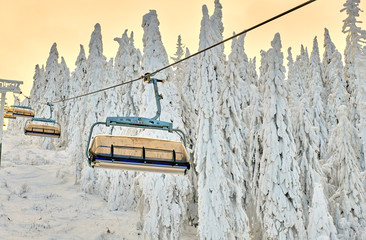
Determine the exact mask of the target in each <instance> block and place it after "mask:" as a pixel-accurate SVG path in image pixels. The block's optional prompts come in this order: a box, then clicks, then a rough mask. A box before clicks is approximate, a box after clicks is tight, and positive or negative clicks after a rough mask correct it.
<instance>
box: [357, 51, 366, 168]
mask: <svg viewBox="0 0 366 240" xmlns="http://www.w3.org/2000/svg"><path fill="white" fill-rule="evenodd" d="M365 49H366V48H365ZM356 76H357V79H358V91H357V98H356V100H357V102H356V103H357V112H358V115H359V118H360V123H359V125H358V129H360V130H359V133H360V137H361V141H362V147H361V148H362V155H361V157H362V158H361V160H360V162H361V168H362V170H364V171H365V165H366V159H365V156H366V51H364V53H363V54H359V55H358V57H357V59H356Z"/></svg>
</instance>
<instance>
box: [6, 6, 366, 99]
mask: <svg viewBox="0 0 366 240" xmlns="http://www.w3.org/2000/svg"><path fill="white" fill-rule="evenodd" d="M302 2H304V1H300V0H291V1H289V0H221V4H222V5H223V23H224V27H225V32H224V37H225V38H226V37H229V36H231V35H232V33H233V31H235V32H240V31H242V30H244V29H247V28H249V27H251V26H252V25H255V24H257V23H259V22H261V21H264V20H266V19H267V18H270V17H272V16H274V15H277V14H279V13H281V12H282V11H285V10H287V9H289V8H292V7H294V6H296V5H298V4H300V3H302ZM345 2H346V0H317V2H315V3H312V4H311V5H309V6H306V7H305V8H303V9H300V10H298V11H296V12H294V13H291V14H290V15H288V16H285V17H283V18H282V19H279V20H276V21H275V22H272V23H270V24H268V25H266V26H264V27H262V28H260V29H257V30H254V31H253V32H250V33H248V34H247V37H246V39H245V49H246V53H247V54H248V56H249V57H253V56H258V55H259V52H260V50H261V49H264V50H267V49H269V48H270V42H271V40H272V39H273V36H274V34H275V33H276V32H279V33H280V34H281V39H282V45H283V52H284V53H285V57H286V56H287V48H288V47H289V46H291V47H292V48H293V53H295V54H297V53H298V52H299V51H298V50H299V49H300V45H301V44H304V45H305V46H307V47H308V49H309V52H311V48H312V42H313V39H314V37H315V36H318V41H319V46H322V45H323V34H324V28H325V27H327V28H328V29H329V31H330V35H331V37H332V40H333V41H334V42H335V44H336V46H337V48H338V50H339V51H341V53H343V50H344V46H345V35H344V34H343V33H342V32H341V30H342V25H343V22H342V21H343V19H345V16H346V15H345V13H344V12H343V13H340V12H339V11H340V10H341V9H342V8H343V3H345ZM203 4H206V5H207V6H208V8H209V12H210V15H211V14H212V12H213V9H214V0H210V1H207V0H184V1H178V0H170V1H167V0H135V1H127V0H103V1H100V0H99V1H97V0H62V1H50V0H16V1H9V0H0V78H2V79H11V80H20V81H23V82H24V85H23V86H22V90H23V92H24V93H26V94H29V92H30V89H31V87H32V84H33V74H34V68H35V65H36V64H40V65H43V64H45V63H46V60H47V57H48V54H49V50H50V48H51V46H52V44H53V43H54V42H56V43H57V46H58V51H59V55H60V57H61V56H63V57H64V58H65V60H66V63H67V65H68V67H69V68H70V71H73V70H74V68H75V65H74V63H75V60H76V57H77V55H78V54H79V50H80V47H79V45H80V44H83V45H84V47H85V50H86V51H88V44H89V40H90V35H91V33H92V31H93V29H94V25H95V24H96V23H100V24H101V27H102V36H103V44H104V46H103V47H104V55H105V56H106V57H107V58H111V57H114V56H115V54H116V53H117V49H118V43H117V42H115V41H113V38H115V37H120V36H121V35H122V33H123V32H124V30H125V29H128V30H130V31H133V32H134V35H135V45H136V46H137V47H139V48H140V49H141V51H142V35H143V31H142V28H141V22H142V16H143V15H144V14H146V13H148V12H149V10H150V9H155V10H157V14H158V18H159V21H160V31H161V34H162V39H163V43H164V45H165V47H166V49H167V51H168V54H169V55H170V56H173V55H174V53H175V50H176V49H175V46H176V42H177V37H178V35H179V34H180V35H181V36H182V41H183V43H184V44H185V45H186V46H187V47H189V49H190V51H191V53H194V52H196V51H197V50H198V41H199V39H198V38H199V29H200V22H201V19H202V5H203ZM360 8H361V9H363V10H365V11H366V0H361V4H360ZM361 19H365V13H361V17H360V18H359V20H361ZM361 27H362V28H363V29H366V21H365V20H364V23H362V25H361ZM229 48H230V43H229V44H227V45H226V52H227V53H228V52H229ZM321 53H322V50H321ZM259 61H260V59H257V64H259ZM8 97H10V96H8ZM10 104H11V102H10Z"/></svg>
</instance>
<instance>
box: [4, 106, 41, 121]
mask: <svg viewBox="0 0 366 240" xmlns="http://www.w3.org/2000/svg"><path fill="white" fill-rule="evenodd" d="M5 110H6V111H7V112H11V113H13V115H14V116H17V117H27V118H33V117H34V111H33V109H32V108H31V107H29V106H20V105H12V106H11V107H10V108H5Z"/></svg>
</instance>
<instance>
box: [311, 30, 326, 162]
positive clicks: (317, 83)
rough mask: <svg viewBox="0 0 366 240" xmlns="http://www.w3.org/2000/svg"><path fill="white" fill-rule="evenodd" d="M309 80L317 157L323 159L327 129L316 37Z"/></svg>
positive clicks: (321, 71)
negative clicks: (317, 147) (317, 144)
mask: <svg viewBox="0 0 366 240" xmlns="http://www.w3.org/2000/svg"><path fill="white" fill-rule="evenodd" d="M309 80H310V82H309V88H308V95H309V97H310V104H311V106H312V113H311V119H312V122H313V125H314V127H315V129H316V134H317V135H318V136H319V158H320V159H323V158H324V156H325V154H326V152H327V143H328V130H327V125H326V122H325V100H324V98H325V96H324V85H323V69H322V65H321V64H320V57H319V47H318V41H317V38H316V37H315V38H314V41H313V50H312V52H311V57H310V79H309Z"/></svg>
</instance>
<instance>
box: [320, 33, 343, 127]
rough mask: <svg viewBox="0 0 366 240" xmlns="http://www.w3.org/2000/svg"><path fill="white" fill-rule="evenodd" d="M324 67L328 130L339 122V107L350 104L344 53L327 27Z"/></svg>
mask: <svg viewBox="0 0 366 240" xmlns="http://www.w3.org/2000/svg"><path fill="white" fill-rule="evenodd" d="M323 68H324V81H325V90H326V92H327V95H328V103H327V107H326V122H327V127H328V131H330V130H332V129H333V128H334V127H335V126H336V125H337V123H338V119H337V109H338V107H339V106H341V105H346V104H348V102H349V94H348V92H347V89H346V88H347V85H346V82H345V80H344V76H343V63H342V55H341V54H340V53H339V52H338V51H337V49H336V48H335V46H334V44H333V42H332V41H331V39H330V36H329V32H328V30H327V29H325V33H324V56H323Z"/></svg>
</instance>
